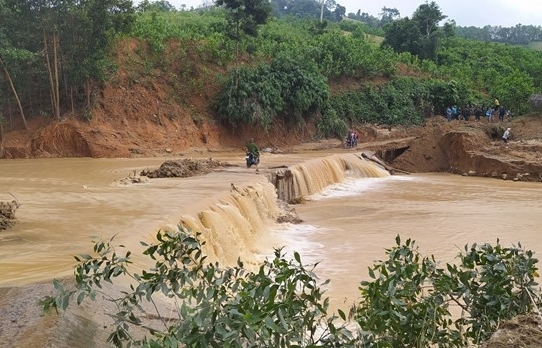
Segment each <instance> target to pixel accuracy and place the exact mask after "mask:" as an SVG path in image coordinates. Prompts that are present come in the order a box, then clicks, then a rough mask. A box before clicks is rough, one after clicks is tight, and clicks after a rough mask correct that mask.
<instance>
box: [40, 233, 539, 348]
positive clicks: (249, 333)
mask: <svg viewBox="0 0 542 348" xmlns="http://www.w3.org/2000/svg"><path fill="white" fill-rule="evenodd" d="M143 244H144V246H145V247H146V250H145V251H144V255H147V256H148V257H150V258H151V259H152V260H153V262H154V267H153V268H152V269H150V270H143V271H142V273H133V272H132V271H131V270H130V267H129V266H130V263H131V258H130V256H131V254H130V252H129V251H128V252H126V253H122V254H121V253H120V247H115V246H114V245H113V244H111V241H108V242H104V241H96V242H95V245H94V255H87V254H82V255H79V256H77V257H76V260H77V261H78V262H79V263H78V265H77V267H76V268H75V281H76V287H75V288H69V289H65V288H64V286H63V285H62V283H60V282H59V281H55V282H54V286H55V288H56V290H57V295H56V296H49V297H46V298H44V299H43V300H42V305H43V306H44V308H45V309H46V310H47V309H50V308H55V309H57V310H59V309H63V310H65V309H66V308H67V307H68V306H69V303H70V301H72V300H73V299H74V298H75V299H76V301H77V303H78V304H81V303H82V302H83V301H84V300H85V299H86V298H91V299H95V298H96V296H97V295H100V296H104V297H105V298H106V299H108V300H109V301H111V302H112V303H113V304H114V305H115V306H116V310H114V311H113V312H111V313H110V314H109V315H110V317H111V319H112V320H113V321H114V323H115V325H114V331H113V332H112V333H111V335H110V336H109V341H110V342H112V343H113V344H115V345H116V346H119V347H120V346H124V345H125V344H128V346H130V345H134V346H143V347H178V346H179V345H181V346H187V347H238V348H241V347H428V346H438V347H464V346H467V345H469V344H471V343H480V342H481V341H483V340H485V339H486V338H487V337H488V336H490V335H491V334H492V333H493V332H494V331H495V330H496V328H497V326H498V323H499V321H502V320H506V319H510V318H512V317H513V316H516V315H518V314H523V313H528V312H530V311H531V310H532V309H533V308H536V306H540V305H541V302H540V301H541V298H540V295H541V292H540V288H537V286H538V284H537V283H536V282H535V281H534V277H535V276H536V275H537V273H536V271H537V268H536V263H537V262H538V260H537V259H535V258H533V253H532V252H531V251H528V250H524V249H522V248H521V246H518V247H510V248H505V247H503V246H501V245H500V244H499V242H498V241H497V244H496V245H495V246H492V245H489V244H483V245H476V244H474V245H472V246H465V250H464V252H463V253H460V254H459V258H458V259H459V261H458V263H457V264H446V265H445V266H444V268H440V265H439V263H438V262H437V261H436V260H435V258H434V257H433V256H431V257H423V256H421V255H420V253H419V252H418V250H417V247H416V246H415V242H414V241H411V240H410V239H409V240H407V241H406V242H405V243H404V244H403V243H401V240H400V238H399V236H397V237H396V245H395V246H394V247H392V248H390V249H387V250H386V254H387V256H388V259H387V260H384V261H378V262H377V263H376V264H375V265H374V266H373V267H371V268H370V269H369V275H370V277H371V280H367V281H362V282H361V286H360V295H361V299H360V302H359V303H358V304H357V305H356V306H354V307H353V308H351V309H350V310H349V311H343V310H341V309H339V310H338V311H337V313H338V314H337V315H333V314H329V313H328V309H329V307H328V304H329V299H328V298H325V297H324V292H325V290H324V288H325V285H326V284H327V281H326V282H323V283H322V282H319V281H318V278H317V277H316V275H315V273H314V268H315V267H316V265H311V266H310V267H307V266H305V265H303V263H302V261H301V256H300V255H299V254H298V253H296V252H294V254H293V259H290V258H288V257H287V255H286V254H285V253H284V252H283V251H282V250H281V249H277V250H275V253H274V257H273V258H272V259H270V260H266V261H264V262H263V263H262V264H261V265H260V266H259V268H258V270H257V271H254V272H253V271H249V270H247V269H246V268H245V267H244V265H243V263H242V262H241V261H238V264H237V266H235V267H226V268H223V267H221V266H220V265H219V264H218V263H209V262H207V261H206V257H205V255H204V254H203V250H202V244H201V243H200V242H199V239H198V235H197V234H196V235H194V234H192V233H191V232H190V231H188V230H186V229H184V228H183V227H179V230H178V231H172V232H159V233H158V234H157V243H156V244H152V245H147V244H145V243H143ZM117 277H128V278H129V282H130V283H131V284H133V285H130V289H129V291H125V292H123V293H122V294H121V295H120V296H115V295H112V294H110V293H109V292H108V291H105V290H102V286H103V284H104V283H105V282H110V283H111V282H114V281H117V280H116V278H117ZM119 281H121V280H120V279H119ZM165 299H172V300H173V301H169V300H167V301H166V303H169V305H166V307H164V302H163V301H164V300H165ZM452 305H456V306H459V307H460V308H461V310H462V313H461V315H459V316H457V315H456V316H453V315H452V314H451V311H450V308H451V306H452ZM168 307H169V308H168ZM171 307H172V308H171ZM145 308H146V309H145ZM159 308H161V309H162V310H160V309H159ZM166 308H167V309H166ZM149 311H152V312H149ZM163 312H167V313H174V316H171V314H169V316H168V317H165V316H164V313H163ZM145 313H146V314H145ZM150 313H152V315H149V314H150ZM346 313H351V315H352V317H349V316H347V315H346ZM153 317H156V318H157V319H158V320H157V322H154V323H153V322H152V321H151V320H149V318H153ZM136 327H137V328H139V329H142V330H143V331H144V332H145V334H143V335H142V336H139V337H138V336H137V334H135V328H136Z"/></svg>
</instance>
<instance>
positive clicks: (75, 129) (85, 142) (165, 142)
mask: <svg viewBox="0 0 542 348" xmlns="http://www.w3.org/2000/svg"><path fill="white" fill-rule="evenodd" d="M184 118H186V117H184ZM181 119H183V117H181ZM181 119H173V120H172V119H168V118H166V119H164V120H162V121H160V122H158V121H157V120H154V118H152V117H151V118H150V119H147V118H134V119H132V120H127V119H125V118H123V119H121V121H120V124H117V122H113V120H110V121H106V122H104V120H103V119H100V118H98V119H97V120H92V121H91V122H89V123H86V122H80V121H75V120H64V121H62V122H54V123H50V124H48V125H40V124H36V125H35V129H34V130H30V131H25V132H23V131H16V132H11V133H8V134H7V135H6V136H5V139H4V146H3V150H4V151H3V153H2V157H3V158H41V157H46V158H47V157H153V156H167V155H171V156H176V155H178V154H180V153H182V152H183V151H186V150H189V149H190V150H196V151H199V152H207V151H218V150H224V149H243V148H244V144H245V139H244V137H243V136H242V135H241V133H243V134H249V135H251V136H252V135H253V134H256V139H257V142H258V144H259V145H260V147H261V148H268V149H271V150H273V151H285V152H288V151H291V149H292V147H295V146H296V145H297V146H298V145H299V144H302V143H304V142H310V141H314V139H313V136H314V133H313V131H311V129H310V127H307V128H305V129H302V130H301V129H300V130H294V131H292V132H286V133H285V132H284V131H282V132H281V131H280V128H281V127H275V129H274V130H272V131H271V132H269V133H264V132H261V130H258V129H246V130H243V132H241V133H232V132H230V131H229V130H228V129H224V127H220V126H218V125H216V124H214V123H213V122H210V121H208V120H207V121H202V122H200V123H197V125H196V124H195V123H194V122H192V121H187V122H186V124H185V122H184V121H182V122H181ZM36 122H38V121H36ZM508 127H510V128H511V132H512V137H511V139H510V141H509V142H508V143H507V144H505V143H504V142H503V141H502V139H501V137H502V134H503V133H504V131H505V130H506V128H508ZM355 129H356V130H357V131H358V133H359V134H360V145H359V146H358V148H357V149H350V150H363V149H368V150H372V151H375V153H376V154H377V155H378V156H379V157H380V158H382V159H383V160H385V161H386V162H387V163H390V164H391V165H392V166H394V167H395V168H398V169H401V170H405V171H409V172H417V173H423V172H451V173H455V174H460V175H471V176H485V177H495V178H502V179H507V180H522V181H542V161H541V156H542V155H541V150H542V117H541V116H540V115H537V114H532V115H526V116H522V117H517V118H513V119H508V120H505V121H504V122H493V123H489V122H487V121H486V120H485V119H483V120H481V121H479V122H476V121H474V120H470V121H452V122H447V121H446V120H445V119H444V118H443V117H442V116H434V117H431V118H428V119H427V120H426V122H425V124H424V125H423V126H420V127H394V128H387V127H379V126H375V125H360V126H358V127H355ZM247 136H248V135H247ZM336 146H337V147H341V145H339V144H338V142H337V143H336Z"/></svg>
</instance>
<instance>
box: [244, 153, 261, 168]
mask: <svg viewBox="0 0 542 348" xmlns="http://www.w3.org/2000/svg"><path fill="white" fill-rule="evenodd" d="M245 161H246V162H247V168H250V167H251V166H252V165H258V164H259V163H260V157H259V156H254V154H253V153H251V152H247V155H246V157H245Z"/></svg>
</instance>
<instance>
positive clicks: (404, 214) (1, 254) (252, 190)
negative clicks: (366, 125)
mask: <svg viewBox="0 0 542 348" xmlns="http://www.w3.org/2000/svg"><path fill="white" fill-rule="evenodd" d="M190 156H192V157H194V158H198V157H199V158H204V157H209V156H212V157H213V158H214V159H218V160H223V161H228V162H229V163H231V164H234V165H235V166H232V167H226V168H223V169H221V170H218V171H215V172H213V173H211V174H207V175H203V176H195V177H191V178H184V179H180V178H168V179H152V180H150V181H148V182H147V183H143V184H132V185H125V184H122V182H121V179H123V178H125V177H127V176H129V175H131V174H132V173H134V171H136V172H139V171H141V170H142V169H146V168H156V167H158V166H159V165H160V164H161V163H162V162H163V161H164V159H163V158H152V159H88V158H84V159H39V160H37V159H32V160H4V161H0V200H11V199H12V196H11V195H13V196H15V197H16V198H17V199H18V201H19V202H20V203H21V207H20V208H19V210H18V211H17V219H18V223H17V224H16V225H15V226H14V228H12V229H10V230H7V231H2V232H0V290H1V288H6V287H18V286H26V285H28V284H32V283H35V282H42V281H50V280H52V279H54V278H64V277H67V276H70V275H71V274H72V272H73V271H72V268H73V265H74V263H75V261H74V259H73V256H74V255H76V254H78V253H88V252H90V251H91V250H92V242H91V241H92V239H93V238H96V237H98V238H103V239H109V238H111V237H112V236H115V241H116V243H119V244H124V245H126V247H127V249H130V250H133V251H134V252H135V254H137V251H138V250H140V248H141V247H140V243H139V242H140V241H146V242H152V241H154V235H155V234H156V231H158V230H159V229H161V228H169V227H171V226H175V225H176V224H177V223H178V222H179V221H182V222H183V224H184V225H186V226H188V227H191V228H194V229H199V230H201V231H203V237H204V239H205V240H206V241H207V244H208V250H207V252H208V253H209V255H210V256H211V259H216V260H218V261H221V262H223V263H224V264H232V263H233V262H235V260H236V259H237V257H238V256H240V257H241V258H242V259H245V260H247V261H248V262H249V264H250V263H252V264H257V262H258V260H261V259H262V258H263V257H266V256H269V255H271V254H272V251H273V247H279V246H285V250H286V251H287V252H291V251H293V250H296V251H298V252H300V254H301V256H302V259H303V260H304V262H305V263H313V262H320V264H319V265H318V267H317V268H316V273H317V274H318V275H319V276H320V277H321V278H322V279H328V278H329V279H331V282H330V285H329V288H328V292H327V295H328V296H329V297H330V298H331V304H332V307H333V308H343V309H345V308H346V305H347V304H350V303H352V302H353V301H355V300H356V298H357V287H358V284H359V282H360V281H361V280H364V279H367V278H368V276H367V267H368V266H370V265H372V264H373V262H374V260H378V259H382V258H384V257H385V254H384V249H385V248H389V247H392V246H393V245H394V243H395V237H396V236H397V235H400V236H401V238H402V239H403V240H405V239H407V238H411V239H414V240H415V241H416V244H417V245H418V246H419V251H420V252H421V253H422V254H423V255H427V256H429V255H431V254H433V255H435V257H436V258H437V260H440V261H442V262H451V261H453V259H454V257H455V255H456V254H457V253H458V252H459V251H460V249H462V248H463V246H464V245H465V244H472V243H474V242H476V243H484V242H489V243H495V242H496V240H497V239H499V240H500V242H501V244H503V245H505V246H510V245H512V244H517V243H518V242H520V243H521V244H522V245H523V246H524V247H525V248H527V249H531V250H533V251H534V252H535V256H536V257H540V254H541V253H542V236H541V233H542V227H541V226H542V186H540V184H539V183H538V184H537V183H525V182H512V181H501V180H496V179H489V178H473V177H462V176H454V175H448V174H416V175H402V176H389V175H387V173H386V172H384V171H382V170H380V169H379V168H376V166H374V165H372V164H368V163H364V164H363V166H360V168H357V164H355V165H352V164H351V162H353V161H355V159H353V157H352V156H353V155H352V154H351V153H350V154H346V155H341V156H342V157H341V156H338V155H334V154H333V153H332V152H329V151H327V152H325V151H305V152H299V153H294V154H269V153H264V154H263V155H262V164H261V165H260V172H259V173H255V171H254V169H253V168H252V169H247V168H246V167H244V163H243V160H244V158H243V154H242V153H212V154H209V153H206V154H198V153H194V154H191V155H190ZM344 156H346V157H344ZM322 159H324V160H322ZM345 161H346V162H348V163H350V165H349V170H347V171H346V172H344V170H342V169H341V168H339V167H340V165H338V163H343V162H345ZM360 162H361V160H360ZM364 162H367V161H364ZM295 164H298V165H297V166H295V167H292V168H294V169H293V170H292V171H293V172H295V173H297V175H299V176H300V179H299V181H300V182H302V183H303V184H300V185H299V187H296V191H297V192H298V193H300V194H303V195H304V196H305V197H306V198H305V199H304V200H303V203H302V204H298V205H296V206H295V210H296V211H297V213H298V214H299V217H300V218H301V219H302V220H303V223H301V224H298V225H293V224H281V225H278V224H276V223H275V222H274V219H275V218H276V217H277V215H278V214H279V208H278V206H277V203H276V194H275V188H274V186H273V185H271V184H270V183H269V182H268V180H267V174H269V173H271V172H272V171H273V169H269V168H270V167H274V166H283V165H284V166H291V165H295ZM361 167H363V168H361ZM360 173H361V174H360ZM232 184H234V186H235V188H236V189H235V190H240V191H243V190H245V191H244V192H245V194H243V195H238V194H236V192H234V191H235V190H233V189H232V187H233V186H232ZM146 265H147V263H146V261H145V260H144V259H142V258H139V257H138V256H135V266H136V267H139V266H141V267H145V266H146ZM0 336H1V335H0ZM0 338H1V337H0ZM34 343H35V344H36V346H39V342H38V341H37V340H36V341H35V342H34Z"/></svg>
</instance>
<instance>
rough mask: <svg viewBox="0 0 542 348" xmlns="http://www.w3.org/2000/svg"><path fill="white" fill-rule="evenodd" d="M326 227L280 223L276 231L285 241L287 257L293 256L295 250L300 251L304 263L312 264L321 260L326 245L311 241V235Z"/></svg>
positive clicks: (322, 230) (284, 249)
mask: <svg viewBox="0 0 542 348" xmlns="http://www.w3.org/2000/svg"><path fill="white" fill-rule="evenodd" d="M325 230H326V229H324V228H321V227H317V226H313V225H307V224H291V223H286V224H280V225H279V226H278V228H276V229H275V230H274V233H276V234H277V236H279V237H280V239H281V240H282V241H283V242H284V245H281V246H283V247H284V248H283V251H284V252H285V253H286V255H287V257H288V258H289V257H292V258H293V253H294V251H296V252H298V253H299V254H300V255H301V256H302V259H301V261H302V262H303V264H311V263H316V262H320V261H321V257H320V255H321V253H322V249H323V248H324V246H323V245H322V244H320V243H316V242H313V241H311V239H314V238H311V237H310V236H311V235H313V234H316V233H321V232H324V231H325Z"/></svg>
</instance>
